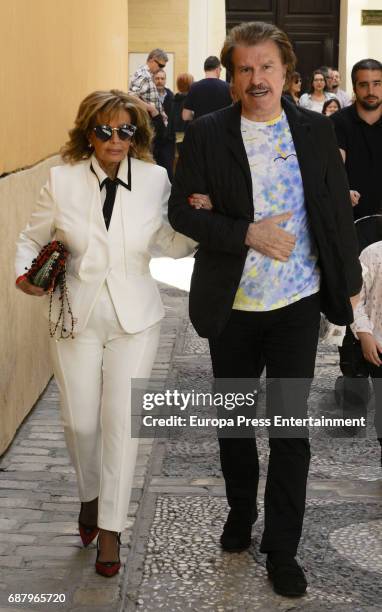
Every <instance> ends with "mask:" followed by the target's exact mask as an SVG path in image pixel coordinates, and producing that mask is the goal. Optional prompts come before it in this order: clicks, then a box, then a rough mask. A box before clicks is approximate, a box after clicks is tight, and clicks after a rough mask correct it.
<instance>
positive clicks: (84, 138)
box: [61, 89, 154, 164]
mask: <svg viewBox="0 0 382 612" xmlns="http://www.w3.org/2000/svg"><path fill="white" fill-rule="evenodd" d="M120 110H124V111H126V112H128V113H129V115H130V117H131V122H132V123H133V124H134V125H136V126H137V130H136V132H135V134H134V137H133V138H132V140H131V145H130V149H129V155H131V157H136V158H137V159H142V160H144V161H149V162H153V156H152V153H151V143H152V139H153V136H154V132H153V129H152V127H151V124H150V120H149V116H148V113H147V112H146V111H145V110H143V109H142V108H140V107H139V106H138V105H137V103H136V99H135V98H134V97H133V96H131V95H129V94H127V93H125V92H123V91H119V90H118V89H111V90H110V91H93V93H91V94H89V95H88V96H86V98H85V99H84V100H82V102H81V104H80V106H79V109H78V112H77V117H76V119H75V122H74V128H72V129H71V130H70V131H69V140H68V142H66V143H65V145H64V146H63V147H62V149H61V156H62V158H63V160H64V161H66V162H69V163H71V164H73V163H75V162H78V161H81V160H83V159H88V158H89V157H90V156H91V155H92V153H93V147H89V134H90V132H91V131H92V129H93V128H94V127H95V126H96V125H97V122H98V118H99V115H101V114H102V115H105V116H106V117H108V118H111V117H113V116H114V115H115V114H116V113H118V111H120Z"/></svg>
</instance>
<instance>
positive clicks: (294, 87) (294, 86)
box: [283, 70, 301, 104]
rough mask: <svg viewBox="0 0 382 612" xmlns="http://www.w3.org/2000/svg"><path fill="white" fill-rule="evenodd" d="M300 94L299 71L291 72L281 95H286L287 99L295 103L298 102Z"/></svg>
mask: <svg viewBox="0 0 382 612" xmlns="http://www.w3.org/2000/svg"><path fill="white" fill-rule="evenodd" d="M300 95H301V74H300V73H299V72H296V70H295V71H294V72H292V74H291V75H290V77H289V78H288V80H287V82H286V84H285V89H284V92H283V96H286V97H287V98H288V99H289V100H291V101H292V102H294V103H295V104H300Z"/></svg>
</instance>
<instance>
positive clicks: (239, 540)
mask: <svg viewBox="0 0 382 612" xmlns="http://www.w3.org/2000/svg"><path fill="white" fill-rule="evenodd" d="M255 520H256V517H254V518H253V517H251V518H248V517H246V518H244V516H243V514H241V513H238V512H234V511H233V510H230V511H229V514H228V518H227V520H226V522H225V525H224V528H223V533H222V535H221V536H220V544H221V546H222V549H223V550H225V551H226V552H231V553H234V552H242V551H243V550H246V549H247V548H249V546H250V545H251V533H252V524H253V523H254V522H255Z"/></svg>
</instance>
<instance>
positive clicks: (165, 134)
mask: <svg viewBox="0 0 382 612" xmlns="http://www.w3.org/2000/svg"><path fill="white" fill-rule="evenodd" d="M153 78H154V83H155V85H156V88H157V90H158V95H159V100H160V101H161V104H162V106H163V110H164V112H165V113H166V115H167V117H168V119H170V116H171V112H172V103H173V100H174V94H173V92H172V91H171V89H169V88H168V87H166V73H165V71H164V70H158V72H157V73H156V74H154V77H153ZM171 124H172V122H170V121H168V123H167V126H166V127H165V129H164V130H162V132H161V133H160V134H157V135H156V136H155V138H154V147H153V155H154V159H155V161H156V162H157V164H158V166H162V167H163V168H166V170H167V174H168V178H169V180H170V181H172V179H173V175H174V170H173V168H174V159H175V133H174V132H171V128H170V125H171Z"/></svg>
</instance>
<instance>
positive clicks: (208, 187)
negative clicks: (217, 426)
mask: <svg viewBox="0 0 382 612" xmlns="http://www.w3.org/2000/svg"><path fill="white" fill-rule="evenodd" d="M221 59H222V64H223V65H224V66H225V67H226V68H227V69H228V70H229V72H230V74H231V75H232V79H233V88H234V91H235V95H236V97H237V98H238V100H239V101H238V102H237V103H236V104H234V105H232V106H229V107H227V108H224V109H222V110H219V111H216V112H214V113H211V114H209V115H206V116H204V117H201V118H200V119H199V120H198V121H196V122H194V123H192V124H191V125H190V126H189V127H188V129H187V132H186V136H185V140H184V147H183V149H182V154H181V156H180V159H179V162H178V165H177V169H176V174H175V178H174V183H173V188H172V193H171V197H170V200H169V219H170V222H171V224H172V226H173V227H174V228H176V229H177V230H178V231H181V232H182V233H184V234H186V235H188V236H190V237H192V238H193V239H194V240H196V241H197V242H198V244H199V246H198V250H197V253H196V255H195V266H194V271H193V275H192V281H191V290H190V318H191V321H192V323H193V325H194V327H195V329H196V331H197V332H198V334H199V335H200V336H203V337H206V338H208V341H209V347H210V353H211V361H212V368H213V374H214V378H215V380H217V381H219V379H225V380H226V379H230V380H233V381H235V380H236V379H243V378H244V379H251V380H253V379H255V380H256V379H258V378H259V377H260V374H261V372H262V370H263V367H264V362H265V366H266V372H267V377H268V379H273V380H276V381H277V383H278V382H280V381H281V382H280V384H281V385H283V382H282V381H285V379H294V380H296V379H297V380H298V383H299V384H298V389H296V393H295V394H294V395H293V402H291V404H293V405H294V406H295V408H296V410H297V412H298V414H299V416H301V415H303V414H306V410H307V405H306V400H307V396H308V394H309V387H310V381H311V379H312V378H313V374H314V366H315V357H316V350H317V341H318V331H319V324H320V310H322V311H323V312H324V313H325V314H326V315H327V316H328V318H329V320H331V321H333V322H337V323H342V324H346V323H350V322H351V321H352V307H351V300H350V299H349V296H354V298H352V300H353V303H354V304H355V302H356V299H357V296H356V294H357V293H358V292H359V290H360V288H361V284H362V277H361V268H360V264H359V261H358V252H357V243H356V237H355V230H354V224H353V218H352V211H351V205H350V200H349V192H348V184H347V180H346V175H345V172H344V168H343V164H342V162H341V157H340V155H339V152H338V147H337V144H336V141H335V138H334V135H333V130H332V127H331V125H330V123H329V121H328V120H327V119H326V118H324V117H323V116H322V115H321V114H319V113H310V112H307V111H306V110H305V109H301V108H300V107H298V106H296V105H295V104H292V103H290V102H289V101H288V100H287V99H285V98H284V97H282V91H283V88H284V85H285V80H286V78H287V77H288V76H289V74H291V73H292V72H293V71H294V67H295V60H296V58H295V55H294V52H293V49H292V45H291V43H290V41H289V40H288V38H287V36H286V34H285V33H284V32H282V31H281V30H279V29H278V28H277V27H275V26H274V25H271V24H267V23H261V22H248V23H243V24H240V25H238V26H236V27H234V28H232V30H230V32H229V33H228V34H227V37H226V40H225V43H224V46H223V49H222V52H221ZM312 142H314V143H315V146H314V147H313V146H312ZM193 191H197V192H199V193H208V194H209V196H210V198H211V202H212V205H213V210H212V211H211V210H198V209H194V208H192V207H190V206H189V204H188V198H187V196H188V193H191V192H193ZM327 227H331V228H332V232H333V233H332V239H331V241H328V236H327ZM339 253H340V254H341V256H340V257H339V256H338V254H339ZM238 384H239V383H238ZM270 386H271V387H272V394H271V398H270V401H269V405H270V408H271V409H273V411H274V410H290V408H291V405H286V404H288V402H286V404H285V402H284V403H283V402H282V401H280V403H279V402H278V401H274V399H275V398H274V394H276V396H277V389H278V388H279V387H278V384H276V385H270ZM287 387H288V385H287ZM276 399H280V398H279V396H277V397H276ZM267 400H269V396H268V394H267ZM276 414H281V413H280V412H276ZM288 433H289V435H288ZM293 436H296V434H295V432H293V434H291V433H290V431H289V432H288V431H287V432H286V435H285V433H284V432H283V433H282V434H281V433H280V434H279V435H275V433H274V431H273V432H272V435H270V439H269V446H270V456H269V467H268V475H267V482H266V488H265V497H264V505H265V528H264V533H263V537H262V540H261V546H260V550H261V552H263V553H266V554H267V561H266V567H267V571H268V576H269V578H270V579H271V581H272V583H273V588H274V590H275V591H276V592H277V593H279V594H281V595H287V596H297V595H302V594H303V593H305V591H306V587H307V582H306V578H305V576H304V572H303V570H302V568H301V567H300V566H299V564H298V562H297V560H296V559H295V556H296V553H297V548H298V544H299V540H300V537H301V531H302V524H303V517H304V510H305V498H306V482H307V476H308V470H309V461H310V446H309V438H308V435H307V432H306V431H304V432H303V435H301V436H300V437H293ZM219 445H220V459H221V466H222V471H223V476H224V479H225V484H226V493H227V500H228V504H229V506H230V511H229V514H228V517H227V520H226V523H225V525H224V529H223V533H222V535H221V545H222V547H223V549H224V550H226V551H227V552H239V551H241V550H245V549H246V548H248V547H249V546H250V543H251V528H252V524H253V523H254V521H255V520H256V518H257V487H258V481H259V462H258V455H257V447H256V440H255V438H253V437H246V438H240V437H236V438H234V437H232V438H228V437H219Z"/></svg>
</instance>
